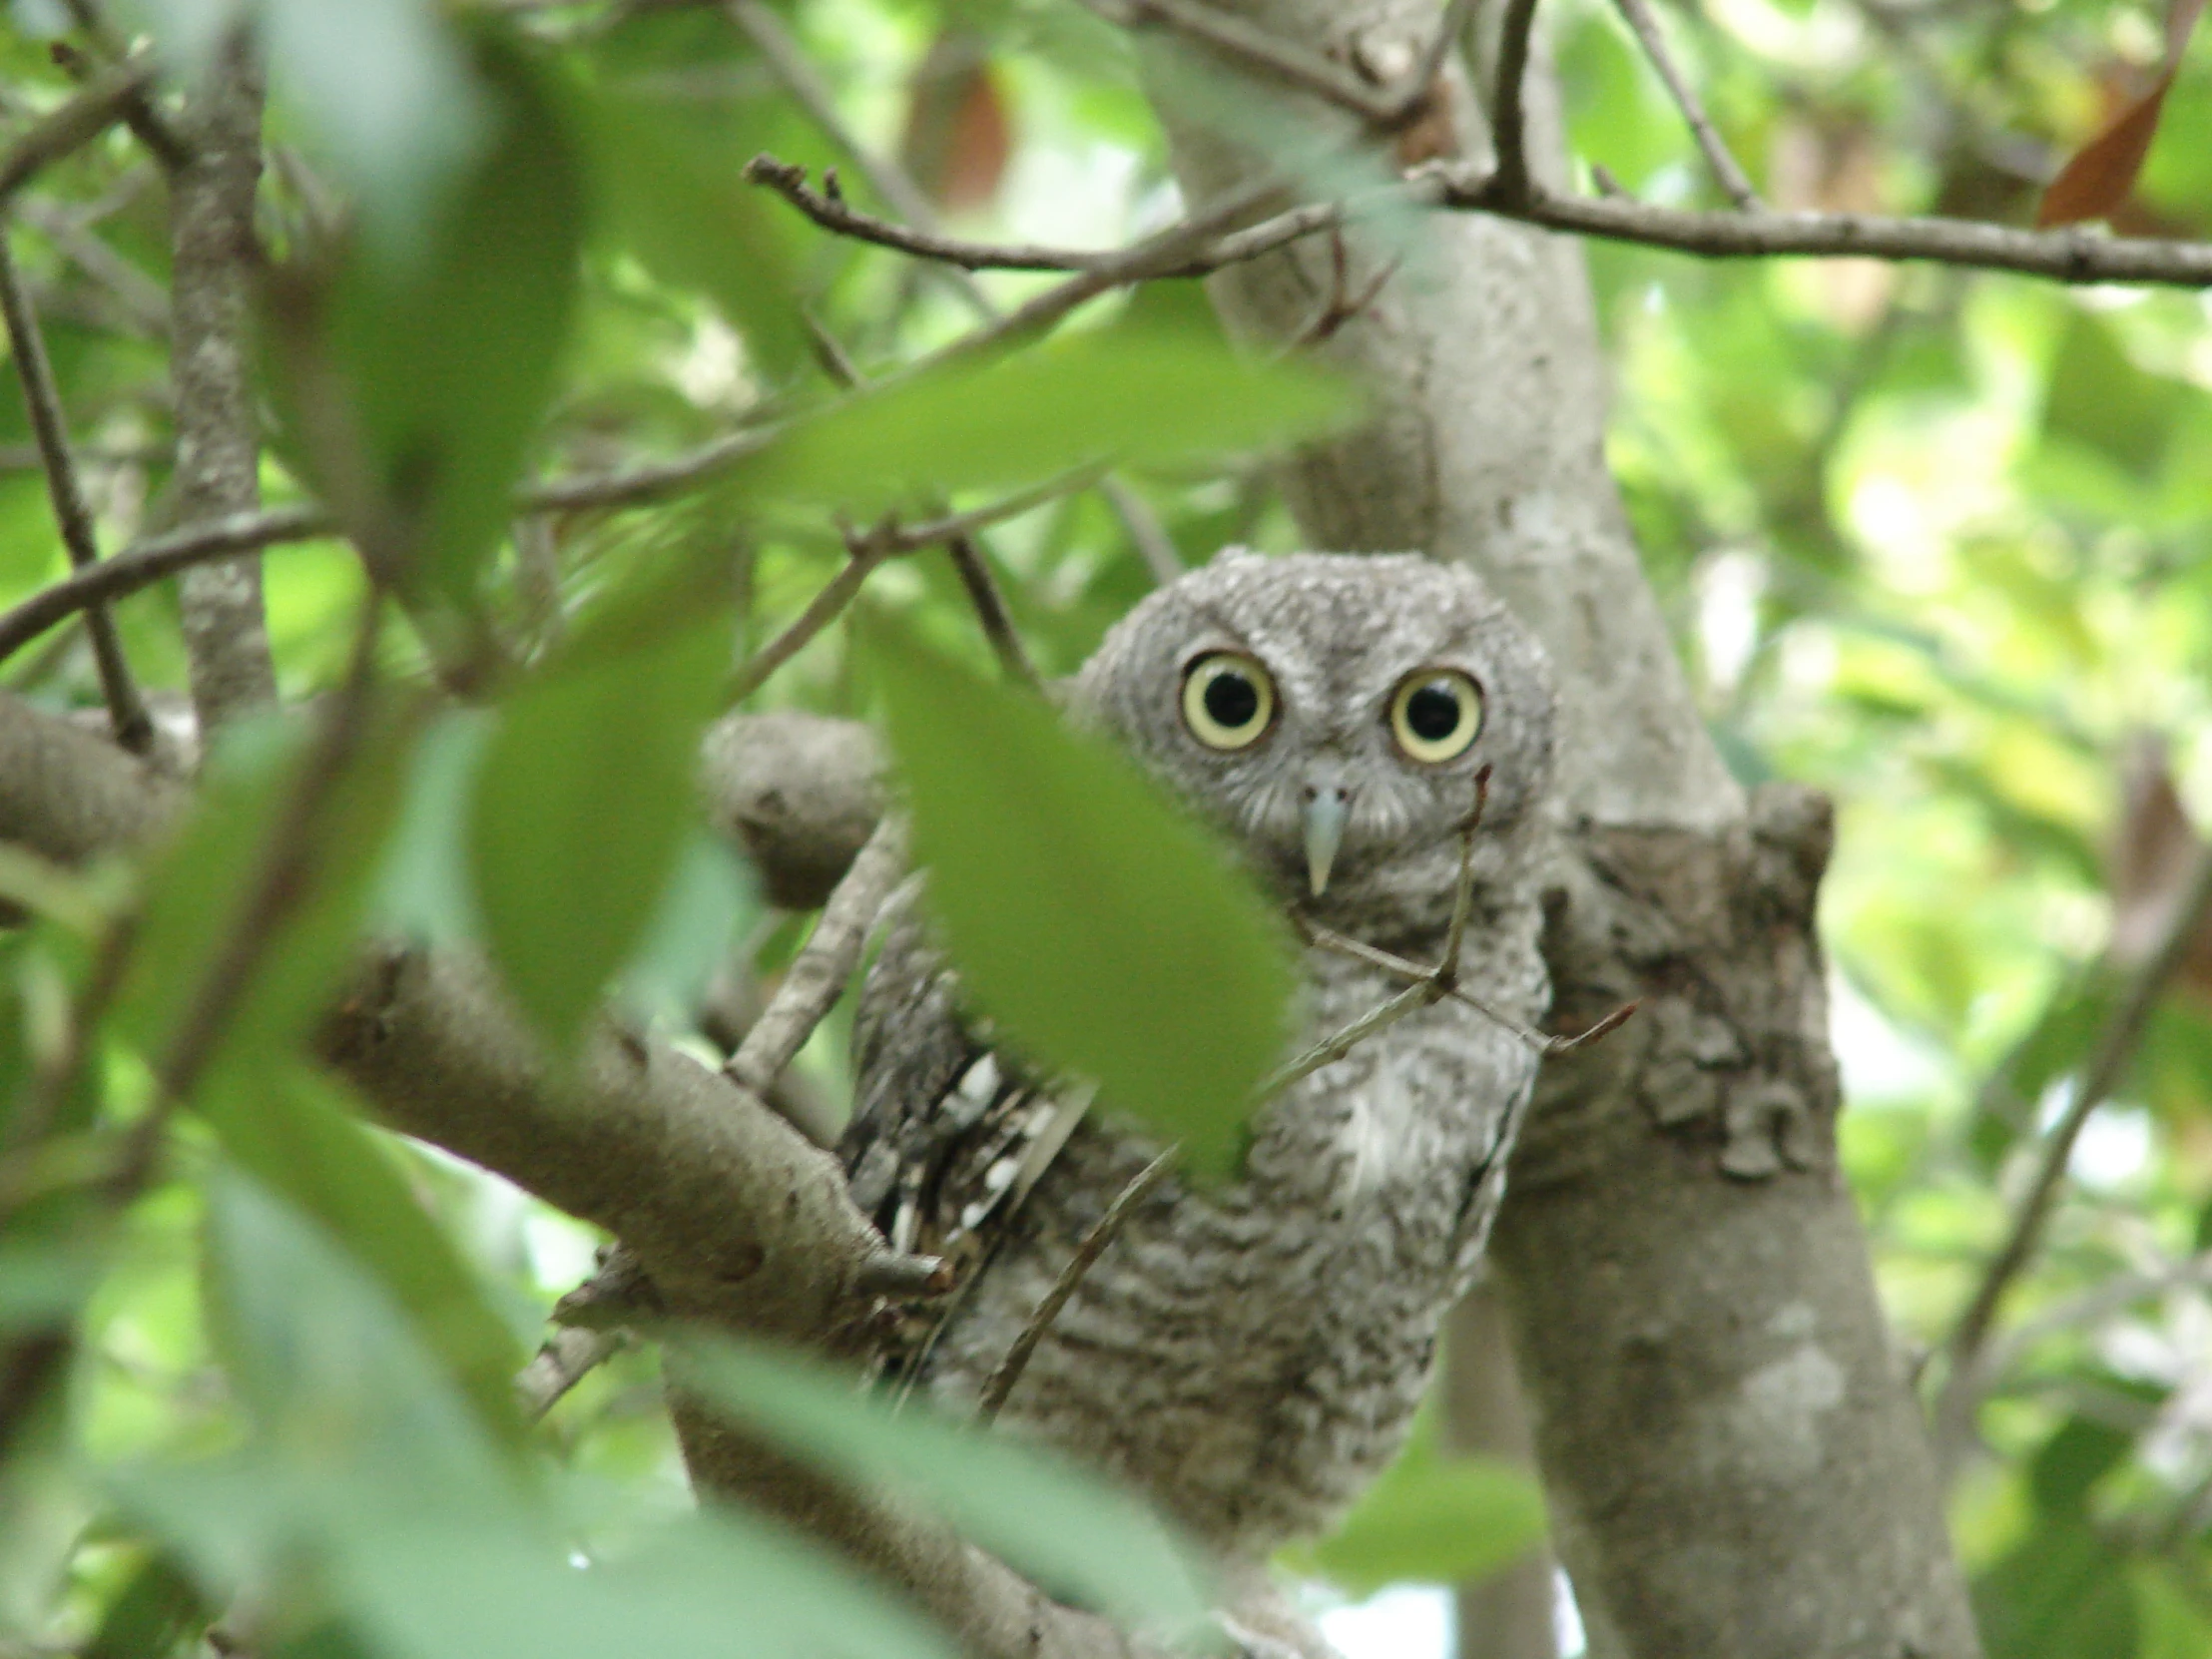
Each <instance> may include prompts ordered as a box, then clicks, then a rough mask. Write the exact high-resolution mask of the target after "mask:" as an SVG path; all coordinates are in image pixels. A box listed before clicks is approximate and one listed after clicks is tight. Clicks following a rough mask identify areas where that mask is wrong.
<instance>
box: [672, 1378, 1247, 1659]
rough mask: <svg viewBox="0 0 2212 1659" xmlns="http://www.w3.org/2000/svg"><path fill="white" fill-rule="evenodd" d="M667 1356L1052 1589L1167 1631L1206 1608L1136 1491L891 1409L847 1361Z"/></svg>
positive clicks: (790, 1440) (729, 1405)
mask: <svg viewBox="0 0 2212 1659" xmlns="http://www.w3.org/2000/svg"><path fill="white" fill-rule="evenodd" d="M671 1365H672V1368H673V1369H675V1370H676V1372H677V1374H678V1375H680V1376H681V1378H682V1380H683V1385H684V1386H685V1387H686V1388H687V1389H691V1390H694V1391H697V1392H699V1393H700V1394H701V1395H702V1396H704V1397H705V1398H708V1399H710V1400H712V1401H713V1402H714V1403H715V1404H716V1405H718V1406H720V1407H721V1408H722V1409H723V1410H725V1411H728V1412H730V1413H732V1414H733V1415H734V1416H736V1417H737V1418H738V1419H739V1420H740V1421H742V1422H744V1423H745V1424H746V1425H747V1426H748V1427H750V1428H752V1429H754V1430H756V1431H757V1432H759V1433H761V1434H763V1435H765V1436H766V1437H767V1438H768V1439H770V1440H771V1441H773V1442H774V1443H775V1444H776V1445H778V1446H780V1447H782V1448H783V1449H784V1450H786V1451H788V1452H790V1453H792V1454H793V1455H795V1456H798V1457H801V1458H804V1459H805V1460H806V1461H808V1462H811V1463H814V1464H816V1465H818V1466H820V1467H822V1468H825V1469H828V1470H830V1471H831V1472H833V1473H836V1474H839V1475H842V1476H843V1477H844V1478H846V1479H847V1480H850V1481H852V1482H854V1483H855V1484H858V1485H861V1486H872V1485H878V1484H885V1485H891V1486H894V1487H898V1488H901V1489H903V1490H904V1491H906V1492H908V1493H910V1494H911V1495H912V1496H914V1497H915V1498H917V1499H918V1500H919V1501H921V1502H922V1503H924V1504H926V1505H927V1506H928V1507H930V1508H932V1509H934V1510H935V1511H936V1512H937V1513H939V1514H941V1515H943V1516H944V1517H945V1519H946V1520H948V1521H950V1522H951V1523H952V1524H953V1525H954V1526H955V1527H957V1528H958V1529H959V1530H960V1532H961V1534H962V1535H963V1536H965V1537H968V1538H972V1539H973V1540H974V1541H975V1542H976V1543H978V1544H980V1545H982V1546H983V1547H984V1548H985V1549H988V1550H990V1551H992V1552H993V1553H995V1554H997V1555H1000V1556H1002V1557H1004V1558H1005V1560H1006V1561H1007V1562H1008V1563H1010V1564H1011V1565H1012V1566H1014V1567H1015V1568H1017V1569H1018V1570H1020V1571H1021V1572H1023V1573H1025V1574H1027V1575H1028V1576H1029V1577H1031V1578H1032V1579H1034V1580H1035V1581H1036V1582H1037V1584H1038V1585H1039V1586H1040V1587H1041V1588H1043V1589H1045V1590H1046V1591H1048V1592H1050V1593H1054V1594H1057V1595H1059V1596H1061V1597H1063V1598H1065V1599H1071V1600H1074V1601H1076V1602H1077V1603H1078V1604H1082V1605H1091V1606H1096V1607H1099V1608H1101V1609H1103V1610H1104V1611H1105V1612H1106V1613H1107V1614H1108V1615H1109V1616H1111V1617H1113V1618H1114V1619H1116V1620H1117V1621H1119V1622H1121V1623H1123V1624H1126V1625H1128V1626H1131V1627H1132V1628H1137V1629H1140V1630H1142V1631H1145V1632H1148V1633H1151V1634H1154V1635H1157V1636H1160V1637H1163V1638H1168V1639H1174V1638H1176V1637H1179V1636H1181V1635H1185V1634H1188V1633H1190V1632H1192V1631H1195V1630H1196V1628H1197V1627H1198V1625H1199V1624H1200V1623H1201V1622H1202V1621H1203V1619H1204V1618H1205V1615H1206V1608H1207V1606H1208V1601H1207V1597H1206V1593H1205V1588H1204V1585H1203V1584H1202V1582H1201V1580H1200V1578H1199V1577H1198V1574H1197V1570H1196V1568H1195V1566H1194V1565H1193V1558H1192V1557H1191V1555H1190V1554H1189V1552H1188V1550H1187V1549H1186V1548H1185V1547H1184V1546H1183V1545H1182V1544H1180V1543H1179V1542H1178V1541H1176V1540H1175V1539H1174V1538H1172V1537H1171V1536H1170V1534H1169V1533H1168V1530H1167V1528H1166V1527H1165V1525H1164V1524H1163V1523H1162V1522H1161V1521H1160V1520H1159V1519H1158V1518H1157V1517H1156V1516H1155V1515H1154V1514H1153V1513H1152V1512H1151V1511H1150V1510H1149V1509H1147V1508H1146V1507H1145V1506H1144V1505H1143V1504H1142V1503H1140V1502H1138V1501H1137V1500H1136V1499H1134V1498H1132V1497H1129V1496H1127V1495H1126V1494H1124V1493H1122V1492H1119V1491H1116V1490H1115V1489H1114V1488H1113V1487H1111V1486H1109V1485H1107V1484H1106V1483H1105V1482H1103V1481H1101V1480H1099V1479H1098V1478H1097V1477H1096V1476H1095V1475H1091V1474H1087V1473H1084V1472H1081V1471H1079V1470H1077V1469H1074V1468H1072V1467H1070V1466H1069V1465H1067V1464H1065V1463H1062V1462H1061V1461H1059V1459H1058V1458H1057V1457H1056V1456H1053V1455H1052V1454H1050V1453H1047V1452H1044V1451H1041V1450H1038V1449H1036V1448H1033V1447H1028V1446H1021V1445H1017V1444H1015V1443H1013V1442H1012V1441H1009V1440H1006V1439H1004V1438H1001V1437H998V1436H995V1435H991V1434H986V1433H982V1432H980V1431H978V1430H975V1429H972V1428H967V1427H964V1426H960V1425H956V1424H953V1423H949V1422H946V1421H943V1420H942V1419H939V1418H934V1417H931V1416H930V1415H929V1414H928V1413H927V1412H926V1411H924V1410H922V1409H920V1408H917V1407H916V1406H915V1405H913V1404H911V1403H909V1404H908V1405H907V1406H906V1407H905V1408H904V1409H903V1410H900V1411H896V1412H894V1411H893V1410H892V1409H891V1408H890V1407H889V1406H888V1405H886V1404H884V1403H882V1402H880V1401H878V1400H875V1399H871V1398H869V1397H868V1396H867V1395H866V1394H864V1393H863V1392H861V1390H860V1385H859V1382H858V1380H857V1379H856V1378H855V1377H854V1376H852V1375H851V1374H849V1373H841V1372H834V1371H830V1370H828V1369H826V1368H823V1367H820V1366H816V1365H811V1364H807V1363H804V1362H802V1361H799V1360H796V1359H792V1358H789V1357H786V1356H782V1355H777V1354H773V1353H770V1352H768V1351H767V1350H764V1349H761V1348H758V1347H753V1346H740V1345H738V1344H736V1343H733V1342H731V1341H729V1340H727V1339H723V1338H718V1337H708V1336H703V1335H694V1336H686V1337H683V1338H680V1339H679V1340H678V1341H677V1342H676V1343H675V1345H674V1346H673V1347H672V1349H671Z"/></svg>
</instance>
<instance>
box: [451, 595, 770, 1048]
mask: <svg viewBox="0 0 2212 1659" xmlns="http://www.w3.org/2000/svg"><path fill="white" fill-rule="evenodd" d="M600 643H605V644H606V645H607V648H606V649H598V648H597V646H598V645H599V644H600ZM729 659H730V640H729V634H728V631H727V628H726V625H725V623H724V621H723V619H722V618H721V617H720V616H719V615H710V618H709V620H708V621H706V622H704V623H695V624H694V625H693V626H691V627H688V628H684V629H680V630H677V631H675V632H669V633H663V634H661V635H659V636H658V637H653V636H648V637H646V638H643V639H640V640H620V641H613V642H591V641H587V642H582V643H580V644H579V646H578V648H577V649H576V651H575V652H573V653H572V654H571V655H569V656H565V657H564V658H563V659H562V660H561V661H560V662H558V663H556V664H553V665H549V667H548V668H547V669H546V670H545V671H543V672H541V673H540V674H539V675H537V676H536V677H535V678H533V679H532V680H531V681H530V682H529V683H527V684H525V685H524V686H523V687H522V688H521V689H520V690H519V691H517V692H516V693H515V694H514V695H513V696H511V697H509V698H508V699H507V701H506V702H505V703H504V704H503V705H502V706H501V708H500V711H499V725H498V729H497V730H496V731H495V732H494V733H493V735H492V738H491V741H490V744H489V745H488V747H487V748H486V750H485V753H484V755H483V757H482V759H481V761H480V762H479V763H478V765H477V770H476V785H475V791H474V796H473V810H472V813H471V817H470V821H469V842H468V845H469V862H470V867H471V870H472V872H473V874H474V877H475V887H476V896H477V899H478V901H479V903H480V904H481V906H482V910H483V922H484V930H485V934H486V936H487V938H488V940H489V942H490V945H491V948H492V953H493V955H494V956H495V957H496V958H497V959H498V961H499V964H500V966H501V967H502V969H504V970H505V974H506V979H507V983H508V985H509V987H510V988H511V989H512V990H513V991H514V993H515V995H516V997H517V998H518V999H519V1000H520V1001H521V1003H522V1006H523V1008H524V1010H525V1011H526V1012H527V1013H528V1014H529V1015H530V1017H531V1018H532V1019H533V1020H534V1021H535V1022H536V1023H537V1025H538V1026H539V1027H540V1029H541V1030H543V1031H544V1032H545V1033H546V1034H547V1035H549V1036H551V1037H553V1038H554V1039H556V1040H559V1041H566V1040H567V1039H568V1038H569V1037H570V1036H571V1035H572V1034H573V1033H574V1031H575V1029H576V1027H577V1024H578V1022H579V1021H580V1020H582V1018H583V1017H584V1015H585V1014H586V1013H587V1012H589V1011H590V1009H591V1008H592V1006H593V1004H594V1003H596V1002H597V1001H598V999H599V997H600V995H601V993H602V992H603V991H604V990H605V989H606V986H607V982H608V980H609V978H610V977H611V976H612V975H613V974H614V972H615V970H616V969H617V968H619V967H620V966H621V965H622V963H623V962H624V961H625V960H626V959H627V958H628V957H629V955H630V953H631V951H632V949H633V948H634V947H635V946H636V945H637V943H638V942H639V940H640V939H641V937H643V935H644V933H645V930H646V927H647V925H648V923H649V922H651V920H652V919H653V916H654V911H655V907H656V904H657V903H658V901H659V899H660V896H661V893H662V890H663V888H664V887H665V886H666V885H667V882H668V878H669V874H670V871H671V870H672V869H673V867H674V865H675V861H676V855H677V852H678V850H679V849H680V848H681V847H682V845H683V843H684V837H685V833H686V830H687V828H688V826H689V825H690V824H691V823H692V820H693V816H694V814H693V784H692V779H693V774H694V769H695V767H696V765H697V755H698V748H699V733H700V728H701V727H702V726H703V725H704V724H705V723H706V721H707V719H708V717H709V716H710V715H711V714H712V713H713V712H714V710H715V706H716V702H717V697H718V694H719V691H720V687H721V684H722V679H723V676H724V675H725V674H726V673H727V672H728V669H729Z"/></svg>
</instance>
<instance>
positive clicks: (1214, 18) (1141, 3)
mask: <svg viewBox="0 0 2212 1659" xmlns="http://www.w3.org/2000/svg"><path fill="white" fill-rule="evenodd" d="M1082 4H1083V5H1084V6H1085V7H1087V8H1088V9H1089V10H1091V11H1094V12H1096V13H1098V14H1099V15H1100V16H1101V17H1103V18H1105V19H1106V20H1107V21H1108V22H1110V23H1118V24H1120V25H1121V26H1122V27H1123V28H1126V29H1138V28H1143V27H1145V26H1146V25H1148V24H1159V25H1164V26H1166V27H1168V28H1171V29H1174V30H1175V31H1176V32H1177V33H1178V34H1184V35H1189V36H1190V37H1191V38H1192V39H1193V40H1202V41H1204V42H1206V43H1207V44H1208V45H1209V46H1213V47H1215V48H1217V49H1219V50H1220V51H1222V52H1225V53H1227V54H1229V55H1230V56H1231V57H1235V58H1241V59H1242V60H1243V61H1244V62H1245V63H1247V64H1250V65H1251V66H1252V67H1254V68H1256V69H1262V70H1265V71H1267V72H1268V73H1269V74H1270V75H1273V76H1275V77H1276V78H1277V79H1278V80H1281V81H1284V82H1287V83H1288V84H1289V85H1291V86H1294V87H1298V88H1301V89H1302V90H1304V91H1306V92H1310V93H1312V94H1313V95H1314V96H1315V97H1317V98H1321V99H1324V100H1326V101H1327V102H1329V103H1332V104H1335V105H1336V106H1337V107H1338V108H1339V109H1342V110H1347V111H1350V112H1351V113H1352V114H1354V115H1356V116H1358V117H1359V118H1360V119H1361V120H1362V121H1364V122H1366V123H1367V124H1368V125H1369V126H1371V127H1375V128H1379V129H1382V130H1384V131H1387V130H1389V129H1390V128H1392V127H1393V126H1396V125H1402V124H1403V122H1404V121H1405V119H1406V117H1405V116H1404V115H1403V114H1401V112H1400V110H1399V107H1398V104H1397V102H1396V97H1395V95H1394V94H1393V93H1391V92H1388V91H1383V90H1381V89H1378V88H1376V87H1372V86H1370V85H1369V84H1368V83H1367V82H1365V81H1363V80H1362V79H1360V77H1359V76H1357V75H1355V74H1353V73H1352V71H1351V70H1349V69H1346V68H1345V67H1344V66H1343V65H1341V64H1338V63H1336V62H1334V61H1332V60H1331V59H1328V58H1325V57H1322V56H1321V55H1320V54H1318V53H1314V52H1309V51H1307V50H1306V49H1305V48H1304V47H1302V46H1299V45H1297V44H1296V43H1295V42H1292V41H1288V40H1285V39H1284V38H1283V37H1282V36H1280V35H1277V34H1273V33H1270V32H1269V31H1268V30H1266V29H1263V28H1260V27H1259V26H1258V25H1256V24H1252V23H1248V22H1246V21H1245V20H1244V19H1243V18H1241V17H1238V16H1235V15H1234V14H1232V13H1230V12H1225V11H1221V10H1218V9H1216V8H1215V7H1213V6H1208V5H1201V4H1198V3H1196V0H1082Z"/></svg>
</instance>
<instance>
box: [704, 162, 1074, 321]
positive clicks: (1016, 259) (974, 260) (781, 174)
mask: <svg viewBox="0 0 2212 1659" xmlns="http://www.w3.org/2000/svg"><path fill="white" fill-rule="evenodd" d="M745 177H746V181H747V182H748V183H749V184H755V185H759V186H761V187H762V188H763V189H764V190H771V191H774V192H775V193H776V194H777V195H778V196H781V197H782V198H783V199H784V200H785V201H787V202H789V203H790V204H791V205H792V206H793V207H795V208H797V209H798V210H799V211H800V212H801V213H803V214H805V215H806V216H807V217H808V218H809V219H811V220H813V221H814V222H815V223H816V224H817V225H819V226H821V227H822V228H823V229H824V230H825V231H829V232H830V233H832V234H833V235H836V236H840V237H850V238H852V239H853V240H854V241H855V242H865V243H871V244H873V245H874V246H875V247H878V248H888V249H891V250H893V251H894V252H896V253H900V254H911V255H913V256H914V257H915V258H916V259H921V260H935V261H937V262H938V263H940V264H942V265H948V266H953V267H956V268H957V269H959V270H961V271H1091V270H1095V269H1096V268H1097V267H1098V266H1100V265H1102V264H1104V263H1105V262H1106V261H1107V260H1109V259H1111V258H1113V253H1114V251H1113V250H1112V249H1105V250H1101V251H1100V252H1097V253H1081V252H1076V251H1072V250H1069V249H1065V248H1044V247H1034V246H1031V245H1028V244H1025V243H985V242H970V241H967V240H966V239H964V238H961V237H948V236H945V235H944V234H943V233H941V232H939V231H935V230H923V229H920V228H918V227H916V226H913V225H900V224H896V223H894V222H893V221H891V220H887V219H878V218H877V217H876V216H875V215H873V214H865V213H862V212H860V211H859V210H858V209H857V208H854V207H853V206H851V205H850V204H849V203H847V202H846V201H845V200H844V198H842V197H841V196H830V195H829V194H828V193H826V192H824V191H818V190H815V189H812V188H811V187H810V186H809V185H808V183H807V170H806V169H805V168H803V167H799V166H796V165H794V164H793V163H791V162H786V161H780V160H778V159H777V158H776V157H774V156H768V155H761V156H755V157H754V158H753V159H752V160H751V161H750V162H748V163H746V167H745ZM993 308H994V309H995V307H993Z"/></svg>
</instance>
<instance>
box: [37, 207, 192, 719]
mask: <svg viewBox="0 0 2212 1659" xmlns="http://www.w3.org/2000/svg"><path fill="white" fill-rule="evenodd" d="M0 312H4V313H5V314H6V317H7V327H8V341H9V344H10V345H11V347H12V348H13V350H14V354H15V366H16V378H17V379H18V380H19V381H21V382H22V385H23V399H24V402H25V403H26V404H27V405H28V407H29V409H30V415H31V432H32V435H33V436H34V437H35V438H36V439H37V440H38V447H39V458H40V460H41V461H42V462H43V463H44V465H45V471H46V494H47V498H48V499H49V500H50V501H51V502H52V503H53V505H54V522H55V525H56V526H57V527H58V528H59V529H60V531H61V537H62V546H63V547H65V548H66V549H67V550H68V552H69V562H70V564H71V566H72V567H73V568H75V569H77V570H80V571H82V570H89V569H91V568H92V567H93V566H95V565H97V564H98V563H99V562H100V544H99V539H98V536H97V534H96V532H95V531H94V529H93V526H92V510H91V508H89V507H88V506H87V505H86V504H85V493H84V488H83V486H82V485H81V484H80V483H79V482H78V478H77V464H76V462H75V461H74V460H73V459H72V458H71V456H70V453H69V428H68V422H67V420H66V419H65V417H64V416H63V414H62V403H61V390H60V388H59V387H58V386H57V385H56V384H55V383H54V365H53V363H52V361H51V360H50V359H49V358H48V357H47V355H46V339H45V336H44V335H43V334H41V333H40V332H39V325H38V318H37V316H36V315H34V314H33V313H32V310H31V299H30V295H28V294H27V293H25V292H24V291H23V278H22V276H21V274H20V273H19V272H18V271H17V270H16V264H15V254H14V252H13V250H12V249H11V248H10V247H9V245H8V237H7V234H6V230H5V227H4V226H0ZM85 623H86V627H87V629H88V631H89V632H90V634H91V636H92V654H93V660H94V662H95V663H96V664H97V665H98V667H99V670H100V692H101V695H102V696H103V697H104V698H106V699H107V704H108V719H109V722H110V723H111V724H112V725H113V727H114V729H115V737H116V741H117V742H118V743H120V744H122V745H123V747H124V748H126V749H128V750H130V751H131V752H132V753H133V754H136V755H144V754H146V753H147V752H148V751H149V750H151V749H152V748H153V746H154V722H153V721H152V719H151V718H149V717H148V715H147V713H146V701H145V699H144V698H142V697H140V696H139V690H138V685H137V683H136V682H135V681H133V679H132V678H131V665H130V664H129V663H128V662H127V661H125V660H124V656H123V641H122V638H121V637H120V636H119V635H118V634H117V633H116V628H115V618H114V616H112V615H111V614H110V613H109V612H108V610H107V608H106V607H105V606H96V607H94V608H93V609H92V610H90V611H89V612H88V613H87V615H86V617H85Z"/></svg>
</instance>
